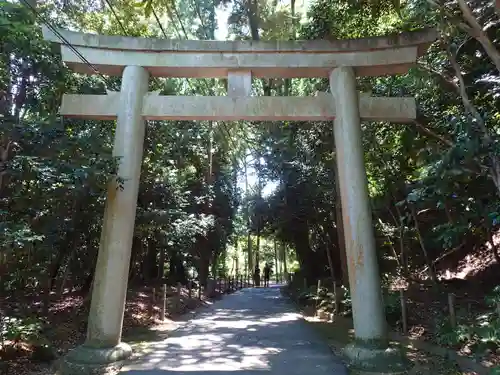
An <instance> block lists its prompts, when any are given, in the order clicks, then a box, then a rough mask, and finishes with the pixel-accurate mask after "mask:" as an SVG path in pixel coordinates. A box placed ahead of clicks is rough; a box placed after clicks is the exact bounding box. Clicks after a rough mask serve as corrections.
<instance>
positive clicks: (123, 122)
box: [62, 66, 149, 375]
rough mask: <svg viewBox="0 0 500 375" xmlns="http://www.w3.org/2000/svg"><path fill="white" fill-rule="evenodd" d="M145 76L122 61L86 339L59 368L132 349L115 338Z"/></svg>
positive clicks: (76, 367)
mask: <svg viewBox="0 0 500 375" xmlns="http://www.w3.org/2000/svg"><path fill="white" fill-rule="evenodd" d="M148 78H149V74H148V72H147V71H146V70H145V69H144V68H142V67H139V66H127V67H126V68H125V70H124V72H123V80H122V87H121V92H120V95H121V100H120V108H119V111H118V116H117V125H116V134H115V143H114V148H113V156H115V157H118V158H119V160H118V172H117V178H115V179H113V181H111V182H110V183H109V186H108V195H107V199H106V209H105V214H104V221H103V228H102V232H101V243H100V246H99V255H98V257H97V265H96V270H95V276H94V283H93V289H92V302H91V307H90V313H89V321H88V330H87V340H86V341H85V343H84V344H83V345H82V346H80V347H79V348H77V349H75V350H74V351H72V352H71V353H69V354H68V356H67V357H66V360H65V361H63V362H64V363H63V366H62V367H63V373H64V374H71V375H75V374H89V373H93V372H92V371H94V372H95V371H96V368H98V367H102V366H103V365H105V364H108V363H110V362H115V361H119V360H122V359H125V358H127V357H128V356H130V354H131V349H130V346H129V345H127V344H125V343H121V341H120V340H121V333H122V324H123V313H124V310H125V298H126V291H127V281H128V272H129V263H130V253H131V248H132V238H133V232H134V223H135V214H136V207H137V195H138V191H139V178H140V173H141V164H142V154H143V145H144V133H145V122H144V119H143V118H142V104H143V98H144V95H145V94H146V93H147V91H148Z"/></svg>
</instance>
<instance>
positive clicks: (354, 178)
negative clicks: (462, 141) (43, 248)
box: [44, 28, 436, 375]
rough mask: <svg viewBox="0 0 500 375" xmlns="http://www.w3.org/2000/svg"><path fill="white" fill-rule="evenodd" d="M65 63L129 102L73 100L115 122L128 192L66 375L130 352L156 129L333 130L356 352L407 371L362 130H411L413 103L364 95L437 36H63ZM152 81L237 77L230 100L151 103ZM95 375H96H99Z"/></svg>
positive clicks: (366, 362) (70, 106)
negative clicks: (136, 266) (242, 123)
mask: <svg viewBox="0 0 500 375" xmlns="http://www.w3.org/2000/svg"><path fill="white" fill-rule="evenodd" d="M57 31H58V33H60V34H61V35H62V36H63V37H64V38H65V39H66V41H67V42H69V43H70V44H71V45H72V46H74V47H75V48H76V49H77V50H78V52H79V53H80V54H81V55H83V56H84V57H85V59H86V60H87V61H86V62H83V61H82V60H81V58H80V56H78V55H77V54H76V53H75V52H74V51H73V49H72V48H70V47H69V46H68V45H67V44H64V43H63V44H61V41H60V40H59V38H58V36H56V34H54V33H53V32H52V31H50V30H49V29H47V28H45V29H44V36H45V39H46V40H49V41H52V42H55V43H59V44H61V54H62V59H63V61H64V62H65V63H66V64H67V65H68V66H69V67H70V68H72V69H73V70H74V71H76V72H80V73H85V74H95V71H93V70H92V69H91V68H90V67H89V64H88V63H90V64H91V65H93V66H94V67H96V68H97V69H98V71H99V72H100V73H102V74H104V75H113V76H116V75H121V76H122V85H121V91H120V92H108V94H107V95H74V94H66V95H64V97H63V100H62V105H61V114H62V115H63V116H77V117H85V118H93V119H116V120H117V125H116V135H115V142H114V149H113V154H114V156H116V157H120V161H119V167H118V176H119V177H120V178H122V179H123V180H124V182H123V189H117V185H116V184H117V182H116V181H112V182H110V185H109V190H108V196H107V201H106V210H105V216H104V221H103V228H102V234H101V243H100V248H99V255H98V259H97V265H96V272H95V279H94V286H93V290H92V303H91V309H90V315H89V321H88V332H87V339H86V341H85V343H84V344H83V345H82V346H80V347H78V348H76V349H75V350H73V351H72V352H70V353H69V354H68V355H67V356H66V357H65V359H64V360H63V361H62V367H61V369H60V373H62V374H71V375H75V374H90V373H94V372H95V371H96V369H97V368H99V367H100V366H103V365H105V364H109V363H112V362H114V361H119V360H123V359H125V358H127V357H128V356H130V354H131V349H130V346H128V345H127V344H125V343H123V342H121V333H122V325H123V314H124V308H125V296H126V289H127V276H128V269H129V262H130V253H131V247H132V236H133V230H134V221H135V215H136V206H137V195H138V189H139V177H140V170H141V163H142V154H143V143H144V132H145V120H249V121H252V120H255V121H257V120H268V121H280V120H295V121H297V120H303V121H309V120H312V121H317V120H334V125H333V126H334V135H335V147H336V152H337V164H338V177H339V182H340V195H341V201H342V208H343V215H342V216H343V218H342V219H343V224H344V235H345V243H346V252H347V259H348V271H349V281H350V286H351V295H352V307H353V320H354V330H355V338H356V340H355V342H354V343H353V344H352V345H350V346H349V347H348V348H347V349H346V354H347V355H348V357H349V358H350V359H351V360H352V361H353V364H354V365H357V366H360V367H362V368H365V369H372V370H373V369H379V370H380V369H382V368H383V369H385V370H387V369H390V368H391V367H393V368H394V369H397V368H401V366H402V362H403V361H401V358H398V356H399V355H398V353H396V352H394V351H391V350H388V344H387V338H386V322H385V317H384V305H383V301H382V294H381V289H380V276H379V271H378V265H377V254H376V248H375V237H374V230H373V224H372V215H371V210H370V204H369V195H368V184H367V178H366V170H365V165H364V161H363V158H364V156H363V149H362V142H361V126H360V121H362V120H368V121H390V122H398V123H402V122H410V121H412V120H414V119H415V117H416V105H415V101H414V99H413V98H389V97H372V96H369V95H364V94H360V93H358V91H357V89H356V76H378V75H388V74H400V73H405V72H407V71H408V69H409V68H410V67H411V66H413V65H414V64H415V63H416V61H417V58H418V57H419V56H421V55H422V54H423V53H425V51H426V49H427V47H428V46H429V45H430V44H431V43H432V42H433V41H434V40H435V39H436V33H435V32H434V31H433V30H422V31H417V32H410V33H403V34H399V35H391V36H385V37H375V38H365V39H356V40H338V41H325V40H316V41H277V42H254V41H234V42H233V41H185V40H183V41H175V40H164V39H145V38H131V37H122V36H104V35H93V34H82V33H75V32H70V31H65V30H57ZM150 76H157V77H187V78H227V79H228V95H227V96H218V97H207V96H162V95H158V94H157V93H152V92H148V80H149V77H150ZM252 77H263V78H305V77H307V78H313V77H324V78H329V81H330V91H331V94H330V93H323V94H321V95H317V96H315V97H258V96H251V91H252ZM93 371H94V372H93Z"/></svg>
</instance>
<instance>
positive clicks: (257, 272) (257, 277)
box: [253, 265, 260, 286]
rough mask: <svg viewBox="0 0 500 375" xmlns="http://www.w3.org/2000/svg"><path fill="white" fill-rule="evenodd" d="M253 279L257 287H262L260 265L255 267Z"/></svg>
mask: <svg viewBox="0 0 500 375" xmlns="http://www.w3.org/2000/svg"><path fill="white" fill-rule="evenodd" d="M253 279H254V282H255V286H260V268H259V265H256V266H255V272H254V273H253Z"/></svg>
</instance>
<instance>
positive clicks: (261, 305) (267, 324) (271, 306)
mask: <svg viewBox="0 0 500 375" xmlns="http://www.w3.org/2000/svg"><path fill="white" fill-rule="evenodd" d="M263 371H264V372H268V373H270V374H273V375H306V374H307V375H323V374H325V375H326V374H329V375H343V374H346V373H347V372H346V370H345V368H344V367H343V365H342V364H341V362H340V360H339V359H338V358H335V357H334V355H333V354H332V352H331V351H330V349H329V348H328V346H327V345H326V343H325V342H323V340H322V339H321V338H320V337H318V336H317V335H316V333H315V332H314V331H311V328H310V327H308V326H307V325H306V323H305V322H304V321H302V320H301V318H300V315H299V314H297V313H296V311H295V310H294V308H293V306H291V305H290V304H289V303H288V302H287V301H286V300H285V298H283V297H281V295H280V291H279V288H278V287H271V288H266V289H264V288H255V289H244V290H242V291H240V292H237V293H235V294H233V295H231V296H228V297H225V298H224V299H222V300H221V301H218V302H216V303H215V304H214V305H213V306H212V307H211V308H209V309H207V310H206V311H203V313H201V314H200V315H199V316H198V317H197V318H196V319H194V320H192V321H190V322H189V323H187V324H186V325H185V326H184V327H182V328H180V329H179V330H177V331H176V332H175V333H174V334H173V335H172V336H171V337H170V338H168V339H166V340H165V341H162V342H158V343H154V344H153V351H152V352H151V353H150V354H147V355H145V356H143V357H141V358H140V359H139V360H137V361H136V362H132V363H128V364H127V365H126V366H125V367H124V368H123V369H122V371H121V374H127V375H167V374H176V375H181V374H186V375H187V374H191V373H192V372H200V373H201V374H213V375H225V374H235V375H236V374H238V375H239V374H241V375H247V374H260V373H262V372H263Z"/></svg>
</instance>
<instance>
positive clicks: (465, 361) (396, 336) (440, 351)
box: [282, 290, 492, 375]
mask: <svg viewBox="0 0 500 375" xmlns="http://www.w3.org/2000/svg"><path fill="white" fill-rule="evenodd" d="M282 293H283V294H284V295H285V296H287V297H288V298H289V299H290V301H291V302H292V303H293V304H294V305H295V306H296V307H297V309H298V310H299V311H300V313H301V314H302V315H303V317H304V319H305V316H307V315H308V314H306V311H305V309H304V306H301V305H299V304H298V303H297V302H296V301H295V300H294V299H293V298H292V296H291V295H290V294H289V293H286V292H284V291H283V290H282ZM308 309H311V310H310V312H313V313H314V316H315V317H316V319H318V320H320V321H323V322H329V320H328V319H324V318H319V317H318V316H317V309H316V308H315V307H314V306H309V307H308ZM389 338H390V340H393V341H397V342H399V343H401V344H403V345H404V346H412V347H414V348H415V349H417V350H421V351H423V352H426V353H428V354H431V355H435V356H438V357H442V358H444V359H447V360H450V361H453V362H455V363H456V364H457V365H458V366H459V367H460V370H461V371H463V372H469V373H470V372H473V373H474V374H477V375H491V374H492V367H485V366H483V365H482V364H480V363H478V362H477V361H476V360H474V359H473V358H470V357H466V356H463V355H460V354H457V352H455V351H453V350H451V349H447V348H443V347H440V346H437V345H434V344H431V343H429V342H427V341H424V340H420V339H415V338H410V337H407V336H403V335H401V334H400V333H397V332H389Z"/></svg>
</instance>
